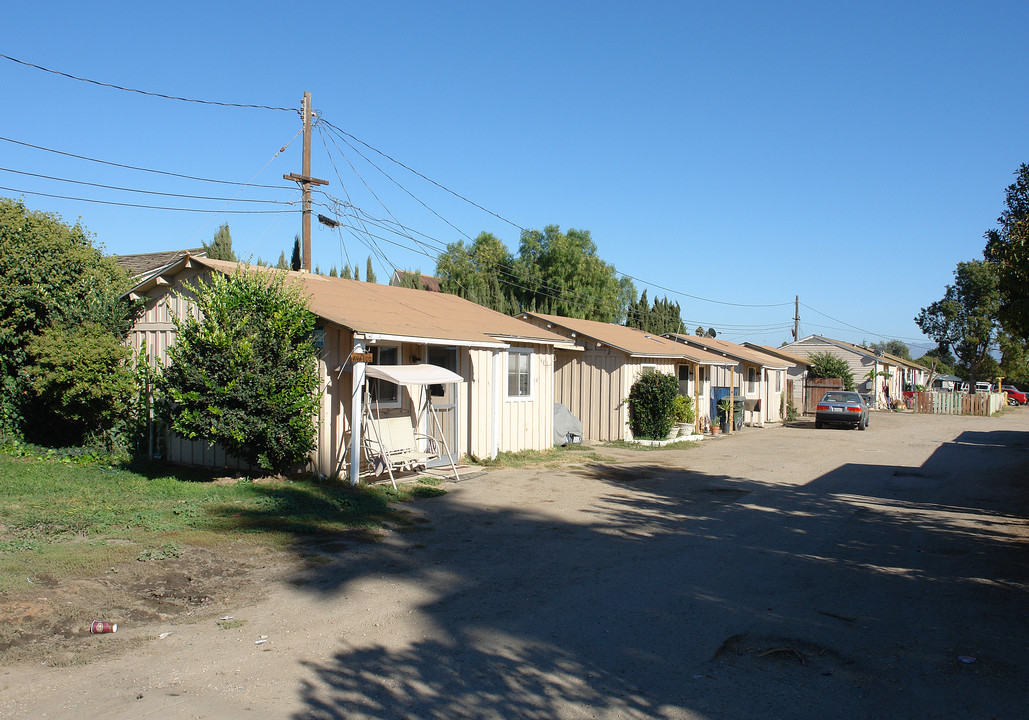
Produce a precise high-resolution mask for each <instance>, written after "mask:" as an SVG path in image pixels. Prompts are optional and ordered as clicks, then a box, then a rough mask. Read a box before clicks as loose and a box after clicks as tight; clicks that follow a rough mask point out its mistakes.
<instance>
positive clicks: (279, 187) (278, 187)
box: [0, 136, 295, 192]
mask: <svg viewBox="0 0 1029 720" xmlns="http://www.w3.org/2000/svg"><path fill="white" fill-rule="evenodd" d="M294 139H295V138H294ZM0 140H3V141H4V142H9V143H14V144H15V145H21V146H23V147H28V148H32V149H33V150H43V151H44V152H49V153H54V154H55V155H64V156H65V157H70V158H75V159H76V160H88V161H89V162H95V163H100V164H101V165H110V166H111V167H119V168H124V169H126V170H138V171H139V172H148V173H154V174H156V175H167V176H169V177H177V178H182V179H184V180H196V181H198V182H208V183H219V184H221V185H242V186H245V187H255V188H269V189H271V190H289V191H291V192H292V191H293V188H292V187H289V186H286V185H256V184H252V183H244V182H238V181H235V180H214V179H211V178H204V177H196V176H195V175H182V174H180V173H173V172H168V171H166V170H153V169H151V168H145V167H138V166H136V165H124V164H122V163H116V162H110V161H109V160H98V159H97V158H91V157H87V156H85V155H76V154H74V153H69V152H64V151H63V150H54V149H53V148H48V147H43V146H42V145H33V144H31V143H27V142H21V141H20V140H12V139H11V138H7V137H2V136H0ZM290 142H293V140H290ZM288 145H289V143H286V146H288ZM286 146H284V147H283V148H282V149H280V150H279V152H282V150H285V147H286Z"/></svg>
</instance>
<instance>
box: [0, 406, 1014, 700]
mask: <svg viewBox="0 0 1029 720" xmlns="http://www.w3.org/2000/svg"><path fill="white" fill-rule="evenodd" d="M1027 450H1029V409H1016V410H1014V411H1011V412H1008V413H1006V414H1004V415H1002V416H1000V417H996V418H971V417H933V416H914V415H906V414H905V415H898V414H884V413H876V414H874V415H873V416H872V425H871V427H870V428H869V430H868V431H867V432H856V431H850V430H828V429H827V430H815V429H814V428H813V425H809V426H798V427H789V428H783V427H771V428H765V429H750V428H748V429H745V430H744V431H743V432H742V433H740V434H738V435H736V436H734V437H731V438H723V439H719V440H714V441H705V442H704V443H702V445H701V446H700V447H698V448H696V449H692V450H683V451H665V452H630V451H625V450H609V449H601V450H600V452H601V453H602V454H604V455H605V456H608V457H609V458H610V461H609V462H604V463H590V464H583V465H582V466H577V467H576V466H570V467H564V468H559V469H530V470H498V471H493V472H488V473H485V474H482V475H480V476H478V477H474V478H471V479H466V480H464V481H462V482H460V483H453V484H450V485H448V490H449V494H448V495H446V496H445V497H441V498H437V499H433V500H428V501H423V502H420V503H417V504H415V505H414V506H413V510H414V511H415V512H417V513H418V514H420V515H422V516H423V518H424V520H425V522H424V523H422V524H420V526H419V527H420V528H421V529H420V530H418V531H416V532H411V531H405V532H403V533H395V534H389V535H388V536H387V537H386V538H385V539H384V540H383V541H381V542H378V543H374V544H367V543H352V544H351V543H340V544H339V545H338V546H336V547H322V548H320V549H308V550H307V551H306V552H305V554H306V557H305V558H304V559H303V561H300V560H296V561H293V562H277V563H274V564H272V565H271V566H269V567H268V569H267V571H266V572H264V573H261V572H258V571H257V569H254V570H253V572H252V573H251V574H250V575H249V577H251V578H252V579H253V583H254V592H255V593H257V594H259V596H260V599H259V600H256V601H255V602H254V604H251V605H249V606H244V605H240V606H239V607H237V608H235V609H231V612H230V613H229V614H231V615H232V616H233V620H231V621H223V623H222V625H219V624H218V623H217V622H216V618H213V617H206V618H203V619H201V620H199V621H196V620H192V621H190V622H187V621H185V619H181V618H180V619H179V620H178V621H174V622H171V621H170V622H168V623H167V624H161V623H160V622H154V623H151V624H148V625H144V626H141V627H132V626H129V627H124V628H120V629H119V631H118V633H117V634H116V635H108V636H97V637H93V638H89V641H90V642H97V643H101V642H110V643H121V644H123V645H124V648H125V651H124V652H121V653H116V654H113V655H110V656H107V657H104V658H103V659H101V660H98V661H96V662H92V663H88V664H84V665H71V666H68V667H51V666H50V665H49V664H48V665H39V664H36V663H33V664H32V665H28V664H26V663H25V662H21V663H18V664H16V665H14V666H10V665H6V664H5V665H6V666H5V667H3V668H2V669H0V717H2V718H9V719H13V718H43V717H47V718H66V717H70V718H75V719H76V720H89V719H90V718H166V717H175V718H229V717H232V718H236V717H254V718H297V719H299V718H317V719H327V718H343V717H346V718H412V719H413V718H439V719H440V720H443V719H447V720H450V719H452V718H461V717H466V718H498V719H499V718H527V717H528V718H560V719H565V718H567V719H572V718H575V719H578V718H676V719H679V718H691V719H692V718H815V717H817V718H843V717H846V718H1024V717H1026V716H1027V714H1029V710H1027V707H1029V703H1027V699H1029V695H1027V692H1026V675H1027V668H1029V624H1027V623H1026V620H1025V617H1026V612H1027V610H1029V524H1027V518H1029V472H1027V471H1029V453H1027ZM219 612H222V611H219ZM165 633H167V634H165ZM163 634H164V636H163V637H161V636H162V635H163ZM262 641H263V642H262Z"/></svg>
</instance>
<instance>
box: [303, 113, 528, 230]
mask: <svg viewBox="0 0 1029 720" xmlns="http://www.w3.org/2000/svg"><path fill="white" fill-rule="evenodd" d="M319 122H323V123H325V124H326V125H328V126H329V127H330V128H332V129H333V130H335V131H336V132H338V133H340V134H342V135H345V136H347V137H348V138H350V139H351V140H353V141H354V142H359V143H361V144H362V145H364V146H365V147H366V148H368V149H369V150H371V151H372V152H374V153H377V154H379V155H381V156H382V157H384V158H386V159H387V160H389V161H390V162H392V163H395V164H397V165H399V166H400V167H402V168H404V169H405V170H407V171H408V172H410V173H413V174H414V175H417V176H418V177H420V178H421V179H422V180H425V181H426V182H429V183H432V184H433V185H435V186H436V187H438V188H439V189H440V190H443V191H444V192H447V193H450V194H451V195H453V196H454V197H456V198H458V199H459V200H463V201H464V202H466V203H468V204H469V205H472V206H473V207H477V208H478V209H479V210H482V211H483V212H484V213H487V214H489V215H492V216H493V217H495V218H497V219H498V220H501V221H503V222H506V223H507V224H508V225H510V226H512V227H514V228H517V229H518V230H520V231H522V232H524V231H525V228H523V227H522V226H521V225H519V224H518V223H516V222H513V221H511V220H508V219H507V218H506V217H504V216H502V215H499V214H497V213H495V212H493V211H492V210H487V209H486V208H484V207H483V206H482V205H479V204H478V203H477V202H474V201H472V200H469V199H468V198H466V197H465V196H464V195H461V194H460V193H457V192H454V191H453V190H451V189H450V188H448V187H446V186H445V185H441V184H440V183H438V182H436V181H435V180H433V179H432V178H430V177H426V176H425V175H423V174H422V173H420V172H418V171H417V170H415V169H414V168H411V167H408V166H407V165H405V164H404V163H402V162H400V161H399V160H397V159H396V158H392V157H390V156H389V155H387V154H386V153H384V152H382V151H381V150H379V149H377V148H374V147H372V146H371V145H369V144H368V143H366V142H365V141H364V140H361V139H360V138H357V137H354V136H353V135H351V134H350V133H348V132H347V131H345V130H343V129H341V128H338V127H336V126H335V125H333V124H332V123H330V122H329V121H328V120H326V119H325V118H319Z"/></svg>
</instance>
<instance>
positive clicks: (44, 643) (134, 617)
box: [0, 543, 290, 665]
mask: <svg viewBox="0 0 1029 720" xmlns="http://www.w3.org/2000/svg"><path fill="white" fill-rule="evenodd" d="M289 562H290V560H289V558H288V555H287V554H286V553H282V552H277V551H273V550H270V549H267V548H260V547H256V546H254V545H252V544H250V543H237V544H235V545H233V544H226V545H224V546H222V547H219V548H217V549H212V548H204V547H182V548H177V549H176V550H175V552H174V554H171V555H164V556H162V555H161V554H160V553H158V554H156V555H154V554H153V553H141V554H140V556H139V558H138V559H133V560H129V561H126V562H122V563H118V564H117V565H115V566H112V567H110V568H108V569H107V570H106V571H105V572H103V573H102V574H101V575H99V576H94V577H82V578H74V579H69V580H65V581H58V580H55V579H54V578H52V577H48V576H45V575H44V576H40V577H34V578H31V579H27V581H28V582H30V583H31V584H30V585H28V587H27V588H25V589H22V590H20V591H8V592H6V593H3V594H0V655H2V656H3V658H4V662H5V664H12V663H19V662H32V663H45V664H49V665H72V664H81V663H87V662H92V661H95V660H97V659H99V658H102V657H105V656H108V655H110V654H112V653H118V652H121V651H124V650H126V649H128V648H130V647H132V646H133V645H135V644H136V642H137V641H138V640H139V638H141V637H142V636H145V635H146V633H147V628H148V627H149V626H151V625H153V624H155V623H182V622H187V623H188V622H196V621H198V620H200V619H205V618H210V617H214V616H217V615H218V614H219V613H222V612H223V611H225V610H226V608H238V607H239V606H240V605H241V604H250V603H254V602H258V601H259V600H261V599H262V598H263V597H264V592H263V588H264V587H266V584H267V582H269V581H271V580H272V579H274V578H275V577H276V576H278V575H279V574H280V573H281V572H282V570H283V568H284V567H286V566H287V565H288V564H289ZM94 620H105V621H108V622H113V623H117V624H118V632H117V634H116V635H114V636H111V637H98V636H93V635H91V634H90V631H89V629H90V624H91V623H92V621H94Z"/></svg>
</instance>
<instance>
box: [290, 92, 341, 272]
mask: <svg viewBox="0 0 1029 720" xmlns="http://www.w3.org/2000/svg"><path fill="white" fill-rule="evenodd" d="M301 115H302V116H303V118H304V150H303V152H304V157H303V160H302V161H301V168H302V172H301V173H300V174H297V173H289V174H288V175H283V176H282V177H283V179H284V180H293V181H294V182H298V183H300V188H301V189H302V190H303V192H304V194H303V208H304V217H303V236H302V237H303V248H302V252H301V255H302V265H303V269H304V270H306V271H307V272H311V186H312V185H328V184H329V181H328V180H319V179H318V178H313V177H311V93H309V92H305V93H304V102H303V107H302V109H301Z"/></svg>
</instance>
